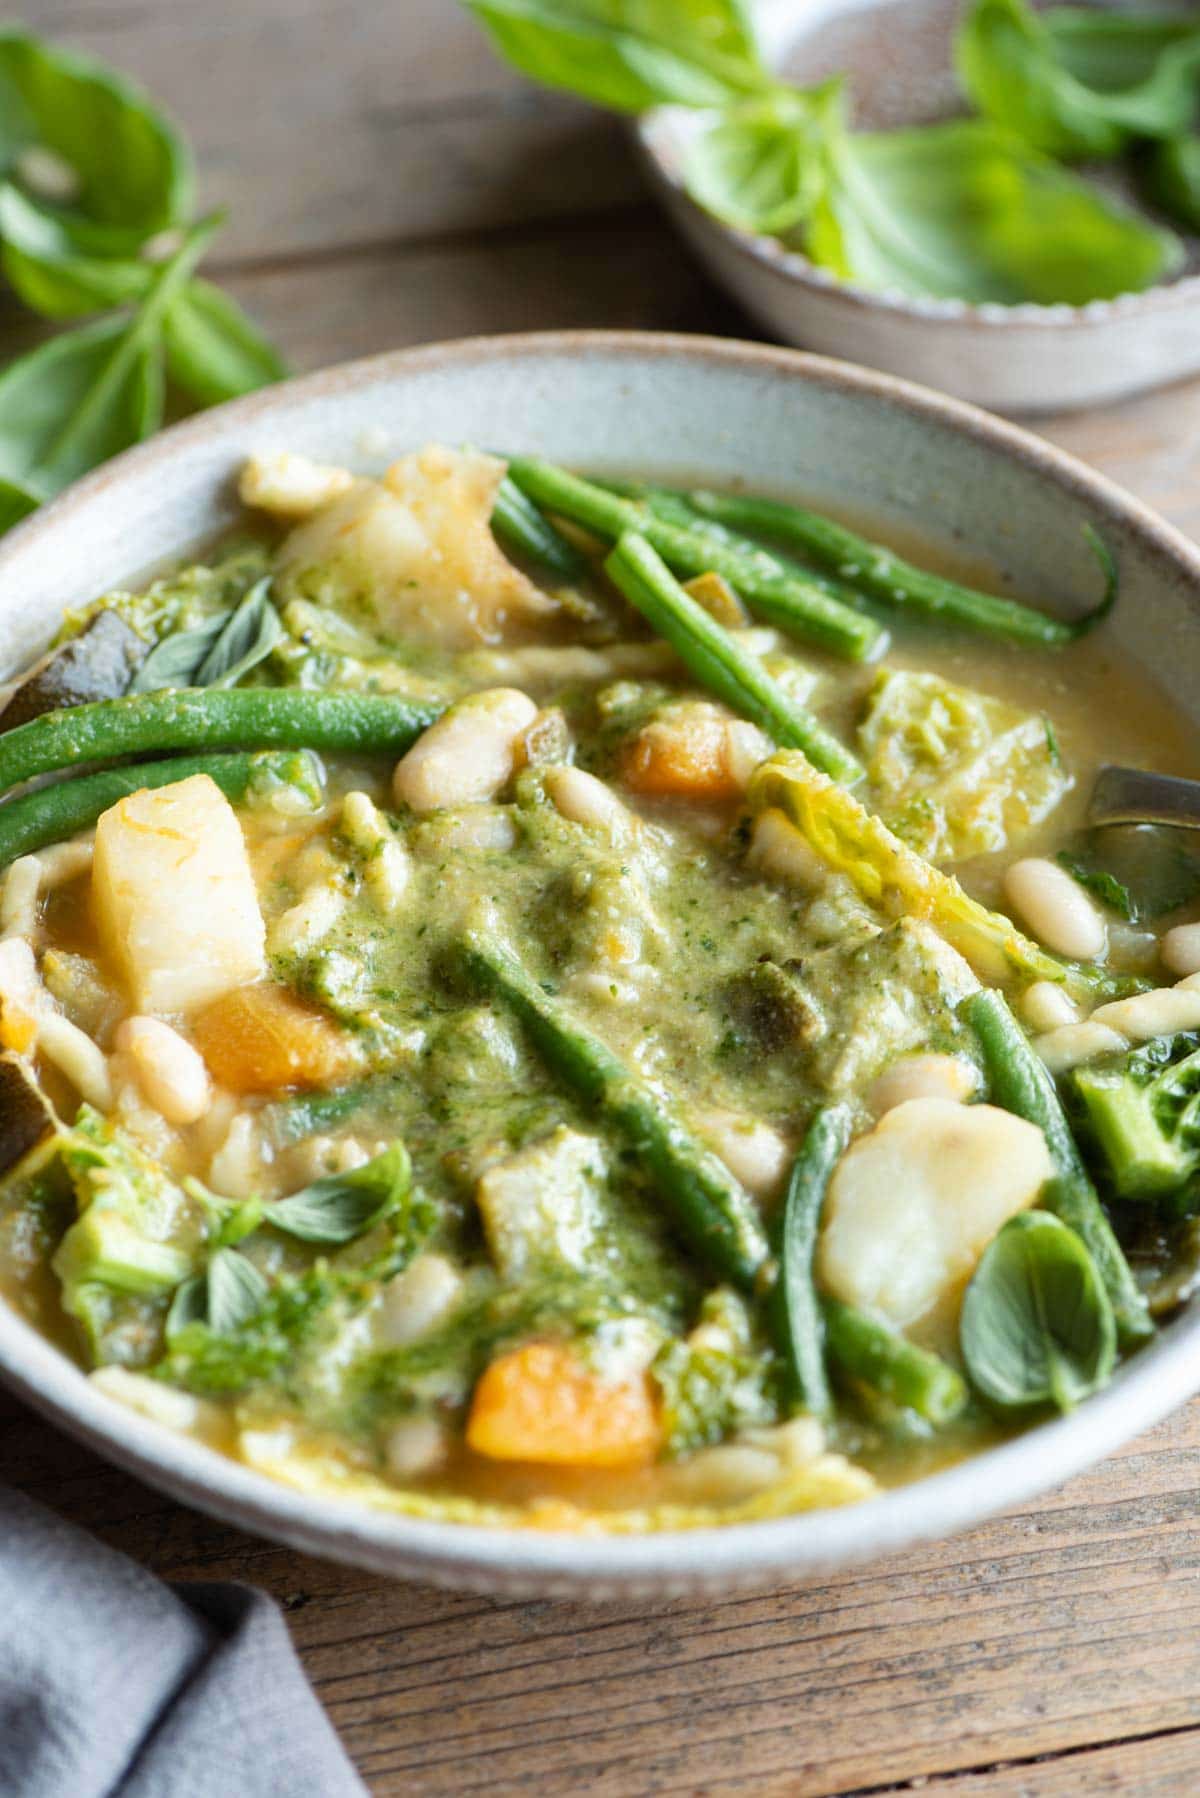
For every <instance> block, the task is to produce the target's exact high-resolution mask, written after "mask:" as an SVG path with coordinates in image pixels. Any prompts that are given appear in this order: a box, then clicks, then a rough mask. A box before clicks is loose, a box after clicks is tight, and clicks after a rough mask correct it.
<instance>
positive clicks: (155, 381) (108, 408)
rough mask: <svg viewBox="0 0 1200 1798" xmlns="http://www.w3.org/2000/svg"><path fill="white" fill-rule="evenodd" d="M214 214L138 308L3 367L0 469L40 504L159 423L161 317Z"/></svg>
mask: <svg viewBox="0 0 1200 1798" xmlns="http://www.w3.org/2000/svg"><path fill="white" fill-rule="evenodd" d="M219 223H220V220H219V218H210V219H206V220H202V221H201V223H200V224H198V225H194V226H193V227H192V229H191V230H190V231H189V232H188V234H187V236H186V237H185V239H184V242H183V244H182V246H181V247H180V249H178V250H177V251H176V253H175V255H174V256H173V257H172V258H171V260H170V261H169V262H166V263H163V264H162V266H161V267H160V268H159V269H158V270H157V271H156V273H155V276H154V280H153V282H152V284H151V286H150V289H149V291H148V293H147V295H146V298H145V299H144V300H143V301H142V303H141V305H140V306H139V307H138V309H137V310H136V312H134V313H132V314H131V315H130V316H125V315H123V314H117V315H116V316H115V317H111V318H102V319H100V320H99V321H98V322H97V323H95V324H91V325H84V326H82V327H81V328H80V329H79V330H77V331H67V332H64V333H63V334H62V335H60V336H58V337H53V338H51V340H50V341H49V343H44V344H42V345H41V346H40V348H38V349H36V350H33V351H32V352H31V353H30V354H29V355H28V356H22V357H21V359H20V360H19V361H18V362H14V363H11V364H10V365H9V367H8V368H6V369H5V370H4V372H3V374H0V478H3V479H4V480H5V481H7V482H9V483H10V484H11V485H12V486H14V487H16V488H19V489H21V490H23V491H24V492H25V493H26V494H28V495H29V497H30V498H31V499H32V500H33V501H35V502H37V503H40V502H41V501H42V500H45V499H49V498H51V497H52V496H53V495H54V494H55V493H58V492H59V491H60V490H61V489H62V488H63V487H65V486H67V485H68V484H69V483H70V482H71V481H73V480H75V479H77V477H78V476H79V475H81V474H85V473H86V472H87V470H88V469H89V468H94V467H96V465H97V464H98V463H100V462H104V461H107V459H108V458H109V457H110V456H115V455H116V454H117V452H118V451H119V450H123V449H128V448H129V446H130V445H131V444H134V443H140V442H141V441H142V439H143V438H145V437H148V436H149V435H150V433H151V432H152V431H154V430H157V428H158V426H159V425H160V424H161V422H162V414H163V371H162V357H161V333H162V322H163V318H164V316H165V315H166V313H167V311H168V310H169V309H170V306H171V303H172V301H173V299H174V298H175V296H176V294H177V293H178V292H179V291H180V289H181V288H182V287H183V286H184V284H185V283H186V281H187V279H188V277H189V275H190V274H191V271H192V268H193V267H194V266H195V264H196V263H197V262H198V261H199V259H200V257H201V256H202V255H203V253H204V251H205V249H206V248H207V247H208V244H209V242H210V241H211V239H212V237H213V235H214V234H215V232H216V230H217V227H218V225H219Z"/></svg>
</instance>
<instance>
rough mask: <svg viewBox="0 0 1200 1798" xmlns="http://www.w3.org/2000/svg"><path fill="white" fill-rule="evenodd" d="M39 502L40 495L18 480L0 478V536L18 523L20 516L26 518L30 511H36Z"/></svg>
mask: <svg viewBox="0 0 1200 1798" xmlns="http://www.w3.org/2000/svg"><path fill="white" fill-rule="evenodd" d="M41 503H42V502H41V498H40V496H39V495H38V494H36V493H32V492H31V491H30V490H29V488H28V487H23V486H22V485H21V483H20V482H19V481H4V480H0V536H3V534H4V532H5V531H10V530H11V529H12V527H13V525H14V524H19V523H20V521H21V520H22V518H27V517H28V516H29V514H30V512H36V511H37V509H38V507H39V506H40V505H41Z"/></svg>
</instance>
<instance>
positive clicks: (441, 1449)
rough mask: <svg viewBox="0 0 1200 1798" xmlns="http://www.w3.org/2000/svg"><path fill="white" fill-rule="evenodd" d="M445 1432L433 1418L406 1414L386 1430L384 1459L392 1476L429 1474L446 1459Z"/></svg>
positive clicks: (405, 1476) (401, 1478)
mask: <svg viewBox="0 0 1200 1798" xmlns="http://www.w3.org/2000/svg"><path fill="white" fill-rule="evenodd" d="M446 1454H447V1442H446V1432H445V1429H444V1428H443V1426H442V1425H441V1424H440V1423H439V1422H438V1420H437V1418H436V1417H405V1418H404V1419H402V1421H401V1422H400V1423H398V1424H395V1425H394V1426H393V1427H392V1429H391V1430H389V1432H388V1438H387V1444H386V1446H385V1448H384V1451H383V1458H384V1461H385V1463H386V1465H387V1470H388V1472H389V1473H390V1474H391V1476H392V1478H393V1479H397V1480H411V1479H415V1478H416V1477H417V1476H418V1475H419V1474H422V1473H432V1472H433V1471H434V1470H435V1468H438V1467H440V1466H441V1464H442V1462H443V1461H444V1460H445V1459H446Z"/></svg>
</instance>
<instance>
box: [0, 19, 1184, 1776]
mask: <svg viewBox="0 0 1200 1798" xmlns="http://www.w3.org/2000/svg"><path fill="white" fill-rule="evenodd" d="M25 13H26V17H27V18H28V20H29V22H30V23H31V25H33V26H34V27H35V28H37V29H40V30H43V31H45V32H47V33H53V34H54V35H56V36H61V37H63V38H65V39H67V40H69V41H71V42H73V43H75V44H77V45H80V46H82V47H85V48H87V49H91V50H94V51H96V52H97V53H99V54H101V55H103V56H106V57H108V58H110V59H111V60H112V61H113V62H115V63H117V64H119V65H120V66H121V67H123V68H124V69H126V70H128V71H130V72H131V73H133V74H135V75H137V76H139V77H141V79H142V80H144V81H145V82H146V83H147V85H148V86H149V87H150V88H151V89H152V90H153V92H154V93H155V94H157V95H158V96H159V97H160V98H162V99H163V100H164V101H166V102H167V103H168V104H169V105H170V106H172V107H173V108H174V110H175V111H176V112H177V113H178V114H179V116H180V117H181V118H182V119H183V120H184V122H185V123H186V125H187V127H188V129H189V131H190V133H191V135H192V138H193V141H194V142H195V144H196V145H197V147H198V151H199V158H200V168H201V177H202V179H201V186H202V190H203V196H204V198H205V200H211V201H218V200H219V201H221V202H223V203H228V204H229V205H230V206H231V207H232V214H233V217H232V224H231V226H230V229H229V230H228V231H227V233H226V234H225V236H224V237H223V238H222V239H221V241H220V244H219V246H218V251H217V256H216V260H215V263H214V269H215V272H218V273H219V274H220V275H221V277H222V278H223V279H224V280H225V281H226V283H227V285H228V286H229V287H230V289H231V290H232V291H233V292H235V293H236V294H237V295H238V296H239V298H241V299H242V300H243V301H244V302H245V303H246V304H247V305H248V306H249V307H251V308H252V310H253V311H254V312H255V313H256V314H257V315H258V317H259V318H260V319H261V320H262V322H263V323H264V324H265V325H266V326H267V327H268V329H269V330H271V331H272V332H273V333H274V334H275V336H276V338H277V339H278V340H279V341H280V342H281V343H282V344H283V345H284V346H285V348H286V350H287V352H288V354H289V355H290V356H291V358H292V359H293V361H294V363H295V365H296V367H297V368H300V369H307V368H311V367H315V366H317V365H319V364H322V363H328V362H335V361H338V360H341V359H342V358H344V357H348V356H358V355H363V354H366V353H369V352H371V351H375V350H384V349H390V348H393V347H396V346H399V345H403V344H409V343H419V342H423V341H428V340H433V339H438V338H447V337H455V336H459V335H465V334H469V333H472V332H477V331H514V330H523V329H529V328H535V327H539V326H578V325H609V326H633V325H637V326H645V327H652V328H659V329H673V330H703V331H720V332H727V333H728V332H733V333H739V334H742V335H753V334H754V333H753V330H752V327H751V326H750V325H749V323H748V322H747V321H746V320H745V319H744V318H742V317H741V316H740V315H739V314H738V313H737V312H736V310H735V309H734V308H733V307H732V306H731V305H730V304H729V303H728V302H727V301H725V300H724V299H722V297H721V296H720V295H719V294H718V293H716V292H715V291H714V290H713V288H712V287H711V286H710V285H709V283H708V282H707V280H706V279H705V277H704V276H703V275H702V274H701V272H700V271H699V270H698V269H697V267H696V266H695V264H694V263H693V262H692V261H691V259H690V258H689V256H688V255H687V253H686V252H685V251H684V250H683V249H682V248H681V247H680V246H679V244H678V243H677V242H676V241H675V239H674V238H672V237H671V236H670V235H669V233H668V232H667V230H666V228H665V226H664V225H663V224H662V222H661V220H660V219H659V217H658V216H657V214H656V213H655V212H654V210H653V209H652V208H651V206H650V205H649V204H648V202H647V200H646V198H645V195H644V193H643V191H642V189H641V186H640V184H639V180H638V177H637V173H636V170H635V168H634V166H633V163H632V160H631V157H630V155H629V153H628V149H627V146H626V144H625V142H624V140H623V137H622V135H621V133H620V131H619V130H618V129H617V128H616V127H614V126H613V125H612V124H611V123H609V122H607V121H604V120H601V119H598V118H597V117H596V116H594V115H589V114H585V113H583V112H581V111H580V110H579V109H578V108H576V107H575V106H573V105H572V104H570V103H569V102H567V101H565V100H558V99H548V98H547V97H545V96H544V95H541V94H537V93H534V92H532V91H531V90H529V89H527V88H525V87H523V86H522V85H521V84H520V83H519V82H517V81H516V80H515V79H514V78H512V77H510V76H509V75H508V74H507V73H506V72H505V71H504V70H502V69H500V68H499V67H498V66H497V64H496V63H495V61H494V60H493V59H492V57H491V56H490V54H489V52H488V51H487V49H486V47H485V45H484V44H483V42H482V40H481V38H480V37H479V35H478V33H477V32H476V30H475V29H474V27H473V26H472V25H471V23H470V22H469V21H468V20H467V18H466V17H465V16H464V15H463V14H461V13H460V12H459V10H458V8H457V7H456V6H455V5H454V4H452V0H398V3H397V0H392V3H391V4H387V5H382V6H374V5H367V4H365V3H359V4H347V0H208V3H207V4H206V5H203V6H196V5H195V4H194V3H193V0H30V4H28V5H27V6H26V8H25ZM12 341H15V339H14V338H13V336H12V334H11V333H10V335H9V338H8V342H12ZM849 347H850V346H848V348H849ZM1043 428H1044V429H1045V430H1046V432H1047V434H1048V435H1049V436H1051V437H1053V438H1054V439H1055V441H1057V442H1059V443H1061V444H1063V445H1064V446H1066V447H1067V448H1069V449H1071V450H1073V451H1075V453H1076V454H1078V455H1080V456H1082V457H1084V458H1085V459H1086V460H1088V461H1090V462H1092V463H1094V464H1095V465H1097V466H1098V467H1100V468H1102V469H1104V471H1105V472H1106V473H1108V474H1110V475H1112V476H1113V477H1115V478H1116V479H1117V480H1118V481H1121V482H1123V483H1124V484H1125V485H1126V486H1128V487H1130V488H1132V489H1133V491H1134V492H1135V493H1138V494H1139V495H1141V496H1142V497H1143V498H1145V499H1147V500H1149V501H1150V502H1151V503H1152V504H1154V505H1156V506H1158V507H1160V508H1161V509H1162V510H1163V511H1164V512H1165V513H1166V514H1167V515H1168V516H1169V517H1170V518H1172V519H1173V520H1174V521H1175V522H1176V523H1177V524H1179V525H1181V526H1182V527H1183V528H1185V529H1190V530H1191V531H1192V532H1193V534H1196V535H1200V481H1198V480H1197V473H1198V468H1197V464H1198V462H1200V383H1195V384H1192V385H1190V386H1187V387H1182V388H1175V389H1172V390H1170V391H1168V392H1164V393H1159V394H1156V395H1152V396H1150V397H1149V398H1145V399H1142V400H1137V401H1134V402H1132V403H1130V404H1128V405H1125V406H1122V407H1119V408H1114V409H1111V410H1109V411H1107V412H1104V413H1098V414H1096V413H1093V414H1091V415H1083V416H1078V417H1073V418H1062V419H1053V420H1050V421H1048V422H1047V423H1045V424H1044V426H1043ZM0 1429H2V1430H3V1461H2V1464H3V1468H4V1474H5V1477H6V1478H9V1479H15V1480H16V1481H17V1482H18V1483H19V1484H20V1485H22V1486H23V1487H24V1488H26V1489H27V1490H28V1491H29V1492H30V1493H33V1494H35V1495H36V1496H37V1497H39V1498H41V1499H43V1500H44V1501H45V1502H46V1503H48V1504H50V1505H52V1506H53V1507H55V1508H56V1509H57V1510H59V1511H61V1512H62V1513H63V1514H64V1515H66V1516H69V1517H71V1518H73V1519H75V1520H76V1521H78V1522H80V1523H83V1524H85V1525H87V1526H88V1527H89V1528H91V1529H93V1530H95V1531H96V1532H97V1534H99V1535H101V1536H102V1537H104V1539H105V1540H106V1541H108V1542H111V1543H113V1544H115V1545H116V1546H118V1547H120V1548H122V1549H124V1550H126V1551H127V1552H128V1553H129V1554H131V1555H133V1556H134V1557H136V1559H138V1560H139V1561H141V1562H143V1563H144V1564H145V1565H147V1566H149V1567H151V1568H153V1569H154V1570H155V1571H156V1572H158V1573H160V1574H163V1575H164V1576H167V1577H169V1578H172V1579H179V1578H182V1579H189V1578H205V1579H211V1578H234V1579H242V1580H249V1581H253V1582H254V1583H256V1584H258V1585H261V1586H263V1587H265V1588H266V1589H267V1590H268V1591H270V1592H272V1593H273V1594H274V1595H275V1596H276V1597H277V1598H278V1599H279V1600H280V1601H281V1603H282V1604H283V1605H284V1607H285V1609H286V1610H287V1612H288V1614H289V1617H290V1621H291V1624H292V1627H293V1631H294V1635H295V1640H296V1643H297V1646H298V1648H299V1650H300V1652H301V1654H302V1655H303V1657H304V1661H305V1664H306V1666H307V1668H308V1670H309V1673H310V1674H311V1676H312V1678H313V1680H314V1681H315V1683H316V1686H317V1689H318V1690H319V1692H320V1694H321V1696H322V1698H323V1699H324V1701H325V1703H326V1705H327V1706H328V1708H329V1711H330V1714H331V1716H332V1718H333V1720H334V1722H335V1724H336V1725H337V1727H338V1728H339V1729H340V1730H341V1732H342V1736H343V1739H344V1741H345V1743H346V1745H347V1747H348V1749H349V1751H350V1753H351V1754H352V1755H353V1756H354V1758H355V1760H356V1761H357V1763H358V1765H359V1766H360V1768H361V1770H362V1773H363V1776H364V1778H365V1779H366V1781H367V1783H368V1785H369V1786H370V1787H371V1789H372V1790H373V1791H374V1792H377V1793H381V1794H385V1793H386V1794H401V1793H403V1794H406V1795H407V1794H412V1793H419V1794H438V1795H442V1794H444V1795H446V1798H451V1795H453V1798H458V1795H460V1794H466V1793H469V1792H474V1791H476V1790H487V1791H488V1792H489V1793H490V1794H492V1798H500V1795H502V1794H507V1793H513V1794H517V1793H520V1794H523V1795H524V1798H528V1794H530V1793H536V1794H537V1795H538V1798H558V1795H560V1794H561V1795H563V1798H566V1795H567V1794H575V1793H582V1792H584V1791H586V1792H588V1793H589V1794H593V1795H594V1798H601V1795H607V1794H611V1795H613V1798H618V1795H619V1798H639V1795H642V1794H649V1793H668V1792H669V1793H679V1794H685V1793H692V1794H701V1793H702V1794H706V1795H715V1794H718V1793H721V1794H729V1795H731V1798H732V1795H737V1798H750V1794H754V1798H774V1795H782V1794H788V1795H789V1798H800V1795H801V1794H833V1793H851V1792H853V1793H859V1794H864V1793H876V1792H883V1791H888V1792H891V1791H897V1790H902V1791H908V1790H912V1789H915V1788H917V1787H925V1786H928V1787H930V1788H932V1789H941V1788H945V1789H946V1790H947V1792H948V1795H952V1798H980V1795H983V1794H986V1795H987V1798H1001V1795H1004V1798H1016V1795H1017V1794H1021V1795H1022V1798H1024V1795H1027V1794H1036V1795H1037V1798H1051V1795H1054V1798H1058V1795H1063V1798H1065V1795H1066V1794H1072V1795H1075V1794H1080V1793H1099V1792H1121V1793H1129V1794H1136V1795H1137V1798H1153V1795H1165V1794H1176V1795H1177V1794H1185V1793H1190V1792H1192V1791H1195V1790H1197V1789H1200V1586H1198V1583H1197V1572H1198V1569H1200V1516H1198V1511H1200V1477H1198V1473H1197V1468H1198V1466H1200V1462H1198V1460H1197V1455H1198V1451H1200V1403H1198V1404H1196V1405H1193V1406H1192V1407H1191V1408H1190V1409H1188V1410H1186V1411H1184V1412H1182V1413H1180V1414H1179V1415H1177V1416H1176V1417H1174V1418H1172V1419H1171V1420H1170V1421H1169V1422H1168V1423H1166V1424H1164V1425H1163V1426H1162V1427H1161V1428H1159V1429H1157V1430H1155V1431H1153V1432H1152V1433H1151V1434H1150V1435H1149V1436H1147V1437H1145V1438H1144V1439H1143V1440H1141V1441H1139V1442H1137V1443H1135V1444H1133V1445H1132V1446H1131V1447H1130V1448H1129V1449H1127V1450H1126V1451H1125V1452H1124V1453H1122V1454H1120V1455H1117V1456H1114V1457H1113V1459H1112V1460H1110V1461H1108V1462H1106V1463H1105V1464H1104V1465H1103V1466H1102V1467H1100V1468H1098V1469H1096V1470H1095V1472H1093V1473H1091V1474H1090V1475H1088V1476H1086V1477H1085V1478H1083V1479H1078V1480H1075V1481H1073V1482H1072V1483H1071V1484H1070V1485H1068V1486H1067V1487H1065V1488H1063V1489H1062V1490H1061V1491H1059V1492H1056V1493H1054V1494H1053V1495H1052V1496H1051V1497H1049V1498H1047V1499H1044V1500H1043V1501H1041V1502H1040V1503H1037V1504H1034V1505H1030V1506H1028V1507H1027V1508H1025V1509H1024V1510H1022V1511H1021V1512H1019V1513H1018V1514H1016V1515H1014V1516H1009V1517H1006V1518H1004V1519H1003V1520H1001V1521H999V1522H996V1523H991V1524H988V1525H986V1526H985V1527H984V1528H982V1529H978V1530H976V1531H974V1532H973V1533H972V1534H970V1535H968V1536H964V1537H961V1538H959V1539H957V1540H955V1541H953V1542H949V1543H946V1544H942V1545H939V1546H936V1547H933V1548H929V1549H921V1550H917V1551H915V1552H913V1553H911V1554H906V1555H903V1556H899V1557H897V1558H896V1559H895V1560H892V1561H887V1562H884V1563H881V1564H879V1565H877V1566H874V1567H871V1568H868V1569H867V1570H866V1571H864V1572H859V1573H853V1574H848V1575H846V1576H845V1577H842V1578H839V1579H834V1580H829V1581H826V1582H824V1583H822V1584H820V1585H812V1584H810V1585H806V1586H803V1587H800V1588H797V1589H790V1590H781V1591H775V1592H772V1593H770V1594H768V1595H766V1596H761V1597H738V1598H733V1599H729V1600H726V1601H725V1602H716V1601H713V1602H703V1603H671V1604H640V1605H635V1606H629V1605H605V1606H601V1607H598V1608H597V1607H592V1608H589V1607H586V1606H583V1605H575V1604H562V1603H554V1604H550V1603H537V1604H514V1603H494V1602H490V1601H488V1600H485V1599H479V1598H474V1597H469V1596H468V1597H459V1596H452V1595H447V1594H444V1593H439V1592H434V1591H430V1590H427V1589H425V1588H421V1587H416V1586H399V1585H388V1584H386V1583H384V1582H382V1581H380V1580H378V1579H376V1578H374V1577H372V1576H370V1575H366V1574H361V1573H352V1572H345V1571H344V1570H342V1569H341V1568H338V1567H334V1566H330V1565H327V1564H325V1563H323V1562H318V1561H313V1560H308V1559H305V1558H304V1557H303V1556H299V1555H296V1554H293V1553H291V1552H290V1551H288V1550H286V1549H280V1548H275V1547H272V1546H271V1545H270V1544H268V1543H265V1542H259V1541H256V1540H254V1539H253V1538H250V1537H247V1536H244V1535H241V1534H240V1533H238V1532H236V1531H234V1530H230V1529H227V1528H225V1527H224V1526H223V1525H221V1524H218V1523H213V1522H211V1521H209V1520H208V1519H207V1518H205V1517H202V1516H200V1515H198V1514H196V1513H194V1512H192V1511H188V1510H185V1509H183V1508H182V1507H181V1506H179V1505H176V1504H173V1503H171V1502H170V1501H169V1500H167V1499H164V1498H160V1497H159V1496H158V1495H157V1494H156V1493H154V1492H152V1491H149V1490H148V1489H147V1488H145V1487H144V1486H141V1485H139V1484H138V1483H136V1482H135V1481H133V1480H131V1479H128V1478H126V1477H125V1476H124V1475H122V1474H119V1473H115V1472H113V1471H112V1470H111V1469H110V1468H108V1467H106V1466H105V1464H104V1463H103V1462H102V1461H99V1460H97V1459H96V1457H95V1456H93V1455H91V1454H89V1453H87V1452H85V1451H84V1450H82V1449H80V1448H78V1447H76V1446H75V1445H74V1444H73V1443H71V1442H70V1441H68V1440H66V1439H65V1438H63V1437H61V1436H59V1435H58V1434H57V1433H56V1432H55V1431H53V1430H51V1429H49V1428H47V1427H46V1426H45V1425H43V1424H42V1423H40V1422H39V1421H38V1420H36V1419H35V1418H34V1417H32V1416H31V1415H29V1414H28V1413H26V1412H24V1411H22V1410H20V1409H19V1408H17V1407H15V1406H14V1405H13V1404H12V1402H11V1401H4V1409H3V1412H2V1414H0Z"/></svg>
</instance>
